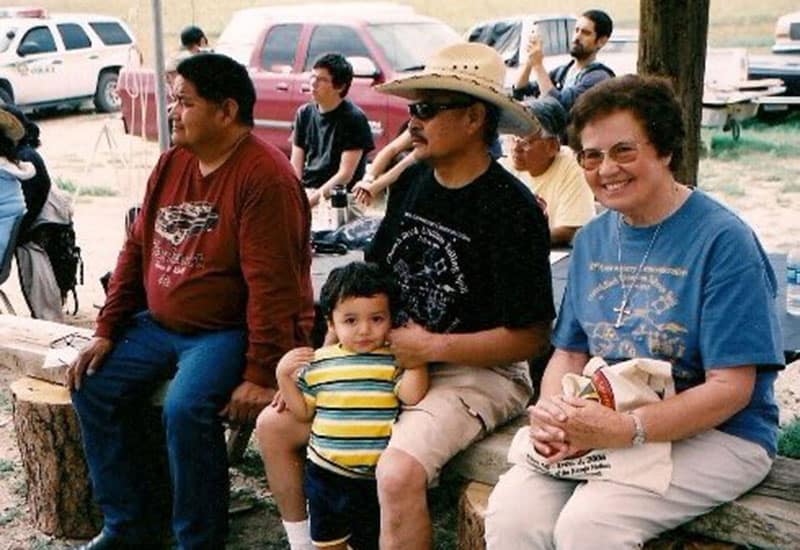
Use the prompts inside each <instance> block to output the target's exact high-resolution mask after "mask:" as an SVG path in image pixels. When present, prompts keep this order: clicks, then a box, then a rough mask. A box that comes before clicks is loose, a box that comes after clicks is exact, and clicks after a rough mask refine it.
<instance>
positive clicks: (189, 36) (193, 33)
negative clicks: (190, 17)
mask: <svg viewBox="0 0 800 550" xmlns="http://www.w3.org/2000/svg"><path fill="white" fill-rule="evenodd" d="M203 38H205V39H206V40H208V38H206V33H204V32H203V29H201V28H200V27H198V26H197V25H189V26H188V27H185V28H184V29H183V30H182V31H181V45H182V46H183V47H184V48H188V47H189V46H194V45H195V44H197V45H199V44H200V41H201V40H203Z"/></svg>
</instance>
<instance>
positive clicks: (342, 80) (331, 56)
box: [313, 53, 353, 97]
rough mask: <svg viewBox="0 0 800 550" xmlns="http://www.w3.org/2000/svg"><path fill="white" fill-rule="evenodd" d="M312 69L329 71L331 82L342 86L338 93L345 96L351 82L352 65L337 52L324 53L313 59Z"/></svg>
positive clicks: (336, 85)
mask: <svg viewBox="0 0 800 550" xmlns="http://www.w3.org/2000/svg"><path fill="white" fill-rule="evenodd" d="M313 68H314V69H327V70H328V72H329V73H331V83H332V84H333V86H334V87H335V88H342V91H341V93H340V95H341V96H342V97H345V96H346V95H347V92H348V91H350V84H351V83H352V82H353V66H352V65H350V62H349V61H348V60H347V59H345V57H344V56H343V55H342V54H339V53H324V54H322V55H321V56H319V57H318V58H317V59H315V60H314V66H313Z"/></svg>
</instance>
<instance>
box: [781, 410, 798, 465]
mask: <svg viewBox="0 0 800 550" xmlns="http://www.w3.org/2000/svg"><path fill="white" fill-rule="evenodd" d="M778 454H779V455H782V456H788V457H789V458H800V418H795V419H794V421H793V422H792V423H791V424H789V425H788V426H786V428H784V429H782V430H781V433H780V437H779V438H778Z"/></svg>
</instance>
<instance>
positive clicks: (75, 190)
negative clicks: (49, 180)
mask: <svg viewBox="0 0 800 550" xmlns="http://www.w3.org/2000/svg"><path fill="white" fill-rule="evenodd" d="M55 183H56V186H57V187H58V188H59V189H61V190H62V191H66V192H67V193H69V194H70V195H76V194H77V195H78V196H79V197H115V196H117V195H118V194H119V193H118V192H117V191H116V190H115V189H112V188H110V187H105V186H102V185H79V184H76V183H75V182H74V181H72V180H67V179H63V178H56V181H55Z"/></svg>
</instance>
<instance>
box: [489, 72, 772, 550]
mask: <svg viewBox="0 0 800 550" xmlns="http://www.w3.org/2000/svg"><path fill="white" fill-rule="evenodd" d="M571 117H572V122H571V127H570V142H571V143H570V144H571V146H572V147H573V149H575V151H577V155H578V161H579V163H580V165H581V166H582V168H583V170H584V173H585V176H586V180H587V181H588V182H589V185H590V186H591V188H592V191H593V192H594V194H595V197H596V199H597V200H598V201H599V202H600V203H601V204H603V206H605V207H606V208H607V209H608V210H607V211H606V212H605V213H604V214H602V215H601V216H598V217H597V218H595V219H594V220H592V221H591V222H590V223H589V224H587V225H585V226H584V227H583V229H582V230H580V231H579V232H578V234H577V236H576V238H575V243H574V250H573V256H572V259H571V262H570V272H569V278H568V283H567V288H566V291H565V294H564V299H563V302H562V305H561V311H560V313H559V315H558V321H557V325H556V328H555V330H554V334H553V345H554V346H555V348H556V350H555V352H554V354H553V357H552V359H551V360H550V362H549V363H548V366H547V369H546V371H545V373H544V377H543V379H542V386H541V392H540V394H539V395H540V397H539V400H538V402H537V403H536V404H535V405H534V406H532V407H531V408H530V409H529V416H530V440H531V444H532V445H533V448H534V449H535V451H536V452H537V453H538V454H539V455H541V456H544V457H548V458H547V460H549V461H550V462H551V463H555V462H559V461H561V460H563V459H565V458H568V457H575V456H576V455H579V454H580V453H582V452H584V451H587V450H590V449H615V450H616V449H625V448H628V447H638V446H641V445H644V444H645V443H647V442H662V443H663V442H669V443H670V444H671V452H670V459H671V475H670V476H669V482H668V485H666V490H665V491H663V492H654V491H653V490H651V489H647V488H643V487H641V486H635V485H634V484H632V483H628V482H625V481H622V482H618V481H596V480H590V481H586V480H577V479H563V478H556V477H552V476H551V475H550V474H548V473H542V469H541V468H540V469H538V470H537V469H536V468H533V467H531V465H530V464H528V463H523V464H517V465H514V466H513V467H512V468H511V469H510V470H509V471H508V472H507V473H506V474H505V475H504V476H502V477H501V479H500V482H499V483H498V485H497V487H496V488H495V490H494V492H493V493H492V495H491V497H490V499H489V508H488V510H487V517H486V540H487V543H488V547H489V548H490V549H492V548H494V549H505V548H553V547H556V548H638V547H641V545H642V544H643V543H644V542H645V541H647V540H649V539H651V538H654V537H656V536H657V535H658V534H659V533H661V532H664V531H667V530H669V529H672V528H674V527H677V526H678V525H680V524H681V523H684V522H686V521H688V520H690V519H692V518H694V517H696V516H699V515H701V514H704V513H705V512H707V511H709V510H711V509H712V508H714V507H716V506H718V505H720V504H723V503H725V502H728V501H731V500H734V499H736V498H737V497H738V496H740V495H741V494H743V493H745V492H746V491H748V490H749V489H751V488H752V487H753V486H755V485H757V484H758V483H759V482H760V481H761V480H762V479H763V478H764V477H765V476H766V475H767V473H768V472H769V469H770V466H771V464H772V459H773V457H774V455H775V452H776V439H777V426H778V424H777V423H778V409H777V406H776V404H775V402H774V398H773V390H772V385H773V382H774V380H775V377H776V372H777V370H779V369H780V368H782V364H783V354H782V351H781V347H782V345H781V342H782V341H781V337H780V332H779V327H778V318H777V312H776V309H775V297H776V293H777V284H776V280H775V275H774V273H773V272H772V268H771V267H770V265H769V262H768V260H767V257H766V254H765V253H764V251H763V249H762V248H761V245H760V244H759V242H758V239H757V238H756V236H755V234H754V233H753V231H752V230H751V229H750V228H749V227H748V226H747V225H746V224H745V223H744V222H743V221H742V220H740V219H739V218H738V217H737V216H736V215H735V214H733V213H732V212H731V211H730V210H728V209H727V208H726V207H724V206H722V205H721V204H719V203H717V202H716V201H715V200H713V199H711V198H710V197H709V196H708V195H706V194H705V193H703V192H702V191H698V190H692V189H691V188H689V187H687V186H685V185H683V184H681V183H680V182H678V181H676V180H675V169H676V168H677V167H678V166H679V165H680V163H681V152H682V145H683V141H684V127H683V118H682V113H681V108H680V105H679V103H678V101H677V98H676V97H675V94H674V92H673V90H672V88H671V86H670V85H669V83H668V82H667V81H665V80H663V79H658V78H653V77H641V76H635V75H630V76H625V77H622V78H617V79H612V80H609V81H606V82H604V83H601V84H598V85H597V86H596V87H594V88H593V89H592V90H590V91H588V92H586V94H584V95H583V96H582V97H581V98H580V99H579V100H578V103H577V104H576V105H575V107H574V109H573V110H572V112H571ZM593 356H600V357H602V358H603V359H605V360H606V361H607V362H608V363H609V364H613V363H617V362H620V361H623V360H627V359H631V358H653V359H660V360H664V361H668V362H669V363H670V365H671V367H672V377H673V380H674V383H675V389H676V394H675V395H674V396H672V397H667V398H664V399H663V400H660V401H657V402H655V403H651V404H648V405H644V406H639V407H636V408H634V409H633V410H629V411H618V410H615V409H614V408H610V407H607V406H603V405H601V404H600V403H598V402H597V401H591V400H589V399H582V398H571V397H564V396H563V395H562V385H561V382H562V378H563V377H564V375H565V374H567V373H575V374H581V372H582V371H583V368H584V366H585V365H586V363H587V362H588V360H589V359H590V358H591V357H593ZM562 472H563V469H562ZM622 479H623V480H624V479H625V477H624V476H623V478H622ZM628 481H629V480H628Z"/></svg>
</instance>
